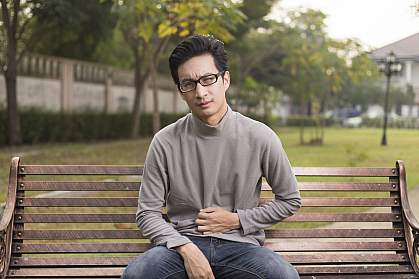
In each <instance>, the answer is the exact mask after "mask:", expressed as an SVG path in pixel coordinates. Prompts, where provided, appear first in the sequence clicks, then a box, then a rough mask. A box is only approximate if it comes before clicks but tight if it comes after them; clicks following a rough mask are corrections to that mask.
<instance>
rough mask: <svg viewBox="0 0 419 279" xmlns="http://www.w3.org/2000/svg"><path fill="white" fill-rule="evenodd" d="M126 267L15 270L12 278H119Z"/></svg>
mask: <svg viewBox="0 0 419 279" xmlns="http://www.w3.org/2000/svg"><path fill="white" fill-rule="evenodd" d="M123 271H124V267H96V268H95V267H91V268H22V269H17V270H13V271H12V272H13V273H12V274H11V275H12V276H10V277H12V278H13V277H35V278H40V277H53V278H54V277H66V278H71V277H80V278H86V277H95V276H96V277H100V278H104V277H109V276H112V277H115V278H119V277H120V276H121V274H122V272H123Z"/></svg>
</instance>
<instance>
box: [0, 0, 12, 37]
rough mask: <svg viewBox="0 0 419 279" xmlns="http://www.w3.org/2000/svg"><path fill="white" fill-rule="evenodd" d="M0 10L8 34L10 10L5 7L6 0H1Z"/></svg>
mask: <svg viewBox="0 0 419 279" xmlns="http://www.w3.org/2000/svg"><path fill="white" fill-rule="evenodd" d="M1 10H2V13H3V23H4V26H5V27H6V36H9V33H10V10H9V8H8V7H7V2H6V0H1Z"/></svg>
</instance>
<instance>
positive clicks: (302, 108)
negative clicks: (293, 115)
mask: <svg viewBox="0 0 419 279" xmlns="http://www.w3.org/2000/svg"><path fill="white" fill-rule="evenodd" d="M300 109H301V113H300V115H301V116H302V117H301V120H300V144H304V121H305V119H304V100H302V101H301V103H300Z"/></svg>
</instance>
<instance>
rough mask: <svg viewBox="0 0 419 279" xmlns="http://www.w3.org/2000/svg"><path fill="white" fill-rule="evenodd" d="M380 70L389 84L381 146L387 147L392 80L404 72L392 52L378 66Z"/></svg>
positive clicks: (387, 85) (387, 84)
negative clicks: (396, 74) (395, 75)
mask: <svg viewBox="0 0 419 279" xmlns="http://www.w3.org/2000/svg"><path fill="white" fill-rule="evenodd" d="M378 68H379V69H380V72H383V73H384V75H385V76H386V77H387V83H386V96H385V101H384V124H383V136H382V138H381V145H387V134H386V131H387V114H388V98H389V93H390V80H391V75H392V74H394V73H398V72H400V71H401V70H402V64H400V63H399V62H398V61H397V59H396V55H394V52H393V51H391V52H390V53H389V54H388V55H387V57H386V60H385V62H384V63H380V64H379V65H378Z"/></svg>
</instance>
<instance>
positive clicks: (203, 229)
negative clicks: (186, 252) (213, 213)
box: [198, 226, 210, 233]
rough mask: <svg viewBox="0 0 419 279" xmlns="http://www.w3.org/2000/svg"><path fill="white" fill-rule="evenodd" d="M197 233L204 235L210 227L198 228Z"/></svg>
mask: <svg viewBox="0 0 419 279" xmlns="http://www.w3.org/2000/svg"><path fill="white" fill-rule="evenodd" d="M198 231H199V232H204V233H205V232H208V231H210V227H208V226H198Z"/></svg>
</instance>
